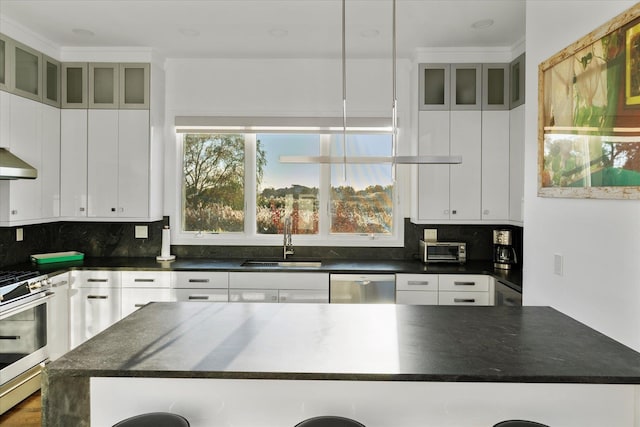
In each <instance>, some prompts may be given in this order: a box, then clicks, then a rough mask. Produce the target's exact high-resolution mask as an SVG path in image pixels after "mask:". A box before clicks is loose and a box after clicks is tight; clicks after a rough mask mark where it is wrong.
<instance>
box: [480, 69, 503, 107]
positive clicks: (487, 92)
mask: <svg viewBox="0 0 640 427" xmlns="http://www.w3.org/2000/svg"><path fill="white" fill-rule="evenodd" d="M508 109H509V64H483V65H482V110H483V111H488V110H508Z"/></svg>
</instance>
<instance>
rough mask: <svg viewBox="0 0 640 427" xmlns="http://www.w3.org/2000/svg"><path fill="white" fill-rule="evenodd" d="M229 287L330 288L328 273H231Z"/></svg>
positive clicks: (326, 289)
mask: <svg viewBox="0 0 640 427" xmlns="http://www.w3.org/2000/svg"><path fill="white" fill-rule="evenodd" d="M229 288H230V289H232V288H244V289H317V290H325V291H328V289H329V274H328V273H241V272H231V273H229Z"/></svg>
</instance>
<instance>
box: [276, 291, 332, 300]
mask: <svg viewBox="0 0 640 427" xmlns="http://www.w3.org/2000/svg"><path fill="white" fill-rule="evenodd" d="M278 302H282V303H325V302H329V292H328V291H323V290H317V289H280V290H279V291H278Z"/></svg>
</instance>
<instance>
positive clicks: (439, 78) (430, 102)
mask: <svg viewBox="0 0 640 427" xmlns="http://www.w3.org/2000/svg"><path fill="white" fill-rule="evenodd" d="M418 90H419V95H418V100H419V101H418V102H419V108H420V110H443V111H448V110H449V105H450V98H451V95H450V90H451V82H450V66H449V65H448V64H420V65H419V66H418Z"/></svg>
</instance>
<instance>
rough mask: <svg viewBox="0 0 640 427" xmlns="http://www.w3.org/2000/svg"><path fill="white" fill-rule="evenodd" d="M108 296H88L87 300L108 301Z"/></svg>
mask: <svg viewBox="0 0 640 427" xmlns="http://www.w3.org/2000/svg"><path fill="white" fill-rule="evenodd" d="M107 298H109V296H108V295H87V299H107Z"/></svg>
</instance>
